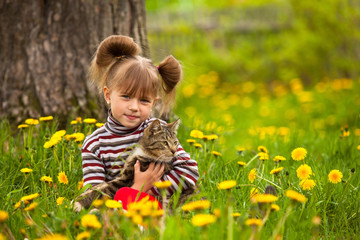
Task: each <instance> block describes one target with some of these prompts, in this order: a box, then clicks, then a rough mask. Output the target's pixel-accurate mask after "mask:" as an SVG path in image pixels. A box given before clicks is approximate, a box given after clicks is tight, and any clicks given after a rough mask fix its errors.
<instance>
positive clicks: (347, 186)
mask: <svg viewBox="0 0 360 240" xmlns="http://www.w3.org/2000/svg"><path fill="white" fill-rule="evenodd" d="M351 176H352V175H350V177H349V179H348V180H347V183H346V186H345V189H344V191H343V194H342V196H341V199H340V201H339V205H340V204H341V203H342V201H343V199H344V196H345V193H346V192H347V190H348V188H349V185H350V179H351Z"/></svg>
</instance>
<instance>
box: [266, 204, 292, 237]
mask: <svg viewBox="0 0 360 240" xmlns="http://www.w3.org/2000/svg"><path fill="white" fill-rule="evenodd" d="M291 211H292V205H290V206H289V207H288V208H287V209H286V212H285V214H284V216H283V217H282V218H281V219H280V220H279V222H278V224H277V225H276V228H275V230H274V231H273V234H272V236H271V238H270V239H275V238H276V236H277V235H278V233H279V231H280V230H281V228H282V227H283V226H284V223H285V221H286V219H287V218H288V217H289V215H290V213H291Z"/></svg>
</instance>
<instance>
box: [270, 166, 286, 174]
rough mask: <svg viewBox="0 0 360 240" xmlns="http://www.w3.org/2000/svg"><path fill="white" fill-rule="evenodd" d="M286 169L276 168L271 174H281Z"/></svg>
mask: <svg viewBox="0 0 360 240" xmlns="http://www.w3.org/2000/svg"><path fill="white" fill-rule="evenodd" d="M283 169H284V167H279V168H275V169H273V170H271V171H270V174H275V175H277V174H279V173H280V172H281V171H282V170H283Z"/></svg>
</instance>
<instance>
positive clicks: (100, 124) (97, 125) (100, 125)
mask: <svg viewBox="0 0 360 240" xmlns="http://www.w3.org/2000/svg"><path fill="white" fill-rule="evenodd" d="M103 125H104V123H95V126H96V127H98V128H99V127H102V126H103Z"/></svg>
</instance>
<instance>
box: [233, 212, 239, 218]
mask: <svg viewBox="0 0 360 240" xmlns="http://www.w3.org/2000/svg"><path fill="white" fill-rule="evenodd" d="M232 216H233V217H240V216H241V214H240V213H238V212H234V213H233V214H232Z"/></svg>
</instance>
